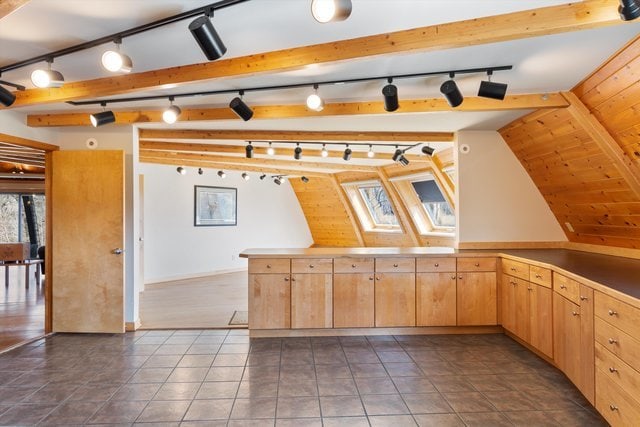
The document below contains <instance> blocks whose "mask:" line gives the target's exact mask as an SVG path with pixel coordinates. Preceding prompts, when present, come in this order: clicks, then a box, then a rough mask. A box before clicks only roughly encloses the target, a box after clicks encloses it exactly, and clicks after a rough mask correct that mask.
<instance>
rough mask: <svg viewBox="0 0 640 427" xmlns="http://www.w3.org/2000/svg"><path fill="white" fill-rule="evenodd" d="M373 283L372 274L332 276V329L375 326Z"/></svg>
mask: <svg viewBox="0 0 640 427" xmlns="http://www.w3.org/2000/svg"><path fill="white" fill-rule="evenodd" d="M373 282H374V280H373V273H348V274H342V273H341V274H334V275H333V327H334V328H372V327H374V326H375V318H374V311H373V308H374V294H375V292H374V283H373Z"/></svg>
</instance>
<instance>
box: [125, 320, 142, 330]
mask: <svg viewBox="0 0 640 427" xmlns="http://www.w3.org/2000/svg"><path fill="white" fill-rule="evenodd" d="M141 326H142V323H141V322H140V318H138V319H136V321H135V322H125V323H124V330H125V332H135V331H137V330H138V329H140V327H141Z"/></svg>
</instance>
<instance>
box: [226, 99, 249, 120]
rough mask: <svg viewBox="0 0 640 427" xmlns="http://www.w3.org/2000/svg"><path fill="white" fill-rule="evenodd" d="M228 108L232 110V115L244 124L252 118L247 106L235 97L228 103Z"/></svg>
mask: <svg viewBox="0 0 640 427" xmlns="http://www.w3.org/2000/svg"><path fill="white" fill-rule="evenodd" d="M229 108H231V109H232V110H233V112H234V113H236V114H237V115H238V117H240V118H241V119H242V120H244V121H245V122H246V121H248V120H251V117H253V110H252V109H251V107H249V106H248V105H247V104H245V103H244V101H243V100H242V98H240V97H239V96H236V97H235V98H233V99H232V100H231V102H230V103H229Z"/></svg>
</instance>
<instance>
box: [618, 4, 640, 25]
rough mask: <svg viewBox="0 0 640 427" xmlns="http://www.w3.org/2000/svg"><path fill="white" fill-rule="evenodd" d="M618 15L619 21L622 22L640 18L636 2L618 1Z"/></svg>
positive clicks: (639, 10) (639, 7) (639, 8)
mask: <svg viewBox="0 0 640 427" xmlns="http://www.w3.org/2000/svg"><path fill="white" fill-rule="evenodd" d="M618 13H619V14H620V19H622V20H623V21H633V20H634V19H638V18H640V5H639V4H638V0H620V6H618Z"/></svg>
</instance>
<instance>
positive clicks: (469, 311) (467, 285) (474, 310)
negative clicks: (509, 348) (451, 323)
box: [457, 272, 498, 326]
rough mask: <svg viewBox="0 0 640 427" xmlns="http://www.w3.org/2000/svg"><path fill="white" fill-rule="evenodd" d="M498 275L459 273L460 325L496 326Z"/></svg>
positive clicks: (491, 273) (458, 300)
mask: <svg viewBox="0 0 640 427" xmlns="http://www.w3.org/2000/svg"><path fill="white" fill-rule="evenodd" d="M496 290H497V285H496V273H494V272H483V273H458V289H457V294H458V295H457V296H458V299H457V303H458V325H459V326H470V325H496V324H497V322H498V313H497V308H498V307H497V295H496Z"/></svg>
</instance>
